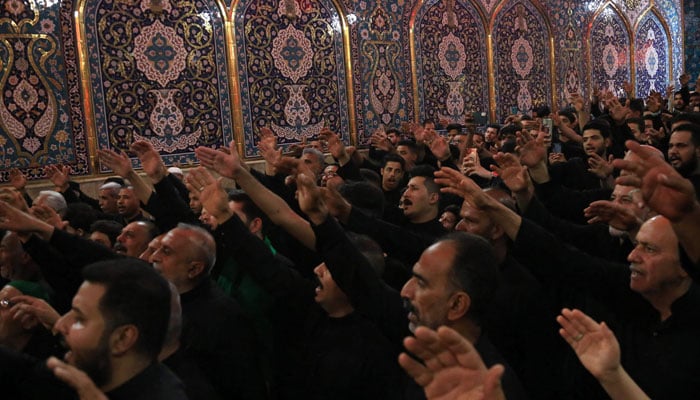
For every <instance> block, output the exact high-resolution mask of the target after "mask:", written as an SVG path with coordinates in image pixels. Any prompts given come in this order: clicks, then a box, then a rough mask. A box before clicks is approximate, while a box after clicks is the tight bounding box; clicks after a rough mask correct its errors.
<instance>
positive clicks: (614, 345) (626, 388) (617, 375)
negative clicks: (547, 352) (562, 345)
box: [557, 308, 649, 400]
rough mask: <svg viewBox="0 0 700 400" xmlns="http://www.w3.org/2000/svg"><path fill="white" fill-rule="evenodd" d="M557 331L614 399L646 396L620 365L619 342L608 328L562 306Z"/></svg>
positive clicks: (643, 397)
mask: <svg viewBox="0 0 700 400" xmlns="http://www.w3.org/2000/svg"><path fill="white" fill-rule="evenodd" d="M557 322H559V325H561V329H560V330H559V334H560V335H561V336H562V337H563V338H564V340H566V342H567V343H569V346H571V348H572V349H574V351H575V352H576V356H577V357H578V359H579V360H580V361H581V364H583V366H584V367H586V369H587V370H588V372H590V373H591V374H592V375H593V376H595V378H596V379H597V380H598V382H600V384H601V385H602V386H603V389H605V391H606V392H607V393H608V394H609V395H610V397H611V398H612V399H613V400H618V399H620V400H622V399H639V400H644V399H649V396H647V395H646V394H645V393H644V391H642V389H641V388H640V387H639V386H638V385H637V384H636V383H635V382H634V381H633V380H632V378H630V376H629V375H628V374H627V372H626V371H625V370H624V368H622V365H620V345H619V343H618V342H617V339H616V338H615V335H614V334H613V333H612V331H611V330H610V328H608V326H607V325H606V324H605V322H601V323H600V324H598V323H597V322H595V321H594V320H593V319H591V318H590V317H589V316H588V315H586V314H584V313H583V312H581V311H579V310H573V311H572V310H569V309H568V308H565V309H563V310H562V312H561V315H560V316H558V317H557Z"/></svg>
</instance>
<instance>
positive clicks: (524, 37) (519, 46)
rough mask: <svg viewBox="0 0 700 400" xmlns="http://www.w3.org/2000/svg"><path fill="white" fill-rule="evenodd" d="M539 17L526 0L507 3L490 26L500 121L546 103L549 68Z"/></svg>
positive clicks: (541, 23) (548, 57) (547, 98)
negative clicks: (491, 27)
mask: <svg viewBox="0 0 700 400" xmlns="http://www.w3.org/2000/svg"><path fill="white" fill-rule="evenodd" d="M544 26H545V22H544V19H543V16H542V15H541V14H540V13H539V11H538V10H537V9H536V8H535V7H534V6H532V4H531V3H529V2H527V1H520V0H517V1H512V2H509V3H508V4H507V5H506V6H504V7H503V9H502V10H501V11H500V13H499V14H498V15H497V17H496V20H495V23H494V29H493V43H494V63H495V71H496V76H495V82H496V108H497V109H496V114H497V119H498V120H502V119H503V118H504V117H505V116H506V115H509V114H511V113H513V111H517V112H520V113H528V114H529V113H530V112H531V110H532V108H533V107H536V106H538V105H541V104H549V103H550V98H551V81H552V71H551V70H550V67H549V61H550V56H549V37H548V35H547V31H546V30H544V29H542V27H544Z"/></svg>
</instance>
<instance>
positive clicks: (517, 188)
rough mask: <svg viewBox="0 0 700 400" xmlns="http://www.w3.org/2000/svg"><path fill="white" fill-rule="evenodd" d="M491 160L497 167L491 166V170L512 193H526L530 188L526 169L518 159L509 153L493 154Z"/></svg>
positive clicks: (530, 184)
mask: <svg viewBox="0 0 700 400" xmlns="http://www.w3.org/2000/svg"><path fill="white" fill-rule="evenodd" d="M493 159H494V160H495V161H496V163H497V164H498V165H492V166H491V169H492V170H493V171H494V172H496V173H497V174H498V176H499V177H500V178H501V180H503V183H504V184H505V185H506V186H507V187H508V189H510V191H511V192H513V193H519V192H525V191H528V190H529V188H530V187H531V186H532V182H531V181H530V175H528V173H527V167H526V166H523V165H521V164H520V162H519V161H518V159H517V158H516V157H515V156H514V155H513V154H510V153H498V154H494V156H493Z"/></svg>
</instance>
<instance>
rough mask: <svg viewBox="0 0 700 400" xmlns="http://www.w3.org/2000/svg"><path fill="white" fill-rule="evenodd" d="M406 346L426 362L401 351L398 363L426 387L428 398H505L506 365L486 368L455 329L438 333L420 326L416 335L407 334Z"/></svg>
mask: <svg viewBox="0 0 700 400" xmlns="http://www.w3.org/2000/svg"><path fill="white" fill-rule="evenodd" d="M404 345H405V346H406V349H407V350H408V351H410V352H411V353H413V354H415V355H416V356H418V357H420V358H421V359H422V360H423V363H422V364H421V363H420V362H418V361H416V360H415V359H413V358H412V357H411V356H409V355H408V354H406V353H402V354H401V355H400V356H399V364H401V366H402V367H403V368H404V369H405V370H406V372H408V374H409V375H411V376H412V377H413V379H415V381H416V383H418V384H419V385H420V386H422V387H423V389H424V390H425V396H426V397H427V398H428V399H429V400H431V399H451V400H503V399H505V394H504V393H503V390H502V389H501V376H502V375H503V371H504V368H503V366H502V365H500V364H499V365H494V366H493V367H491V368H488V369H487V368H486V365H484V361H483V360H482V359H481V356H480V355H479V353H478V352H477V351H476V349H474V346H473V345H472V344H471V343H469V341H468V340H467V339H465V338H464V337H462V336H461V335H460V334H459V333H457V332H456V331H454V330H453V329H451V328H448V327H446V326H442V327H440V328H438V330H437V332H436V331H433V330H431V329H428V328H426V327H418V329H416V332H415V337H407V338H406V339H405V340H404Z"/></svg>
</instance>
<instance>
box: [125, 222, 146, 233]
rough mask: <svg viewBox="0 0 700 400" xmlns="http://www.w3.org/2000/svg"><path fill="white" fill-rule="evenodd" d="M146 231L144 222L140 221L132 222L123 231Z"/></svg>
mask: <svg viewBox="0 0 700 400" xmlns="http://www.w3.org/2000/svg"><path fill="white" fill-rule="evenodd" d="M145 231H146V226H145V225H144V224H143V223H142V222H139V221H137V222H132V223H130V224H129V225H127V226H125V227H124V228H123V229H122V233H124V232H135V233H142V232H145Z"/></svg>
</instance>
